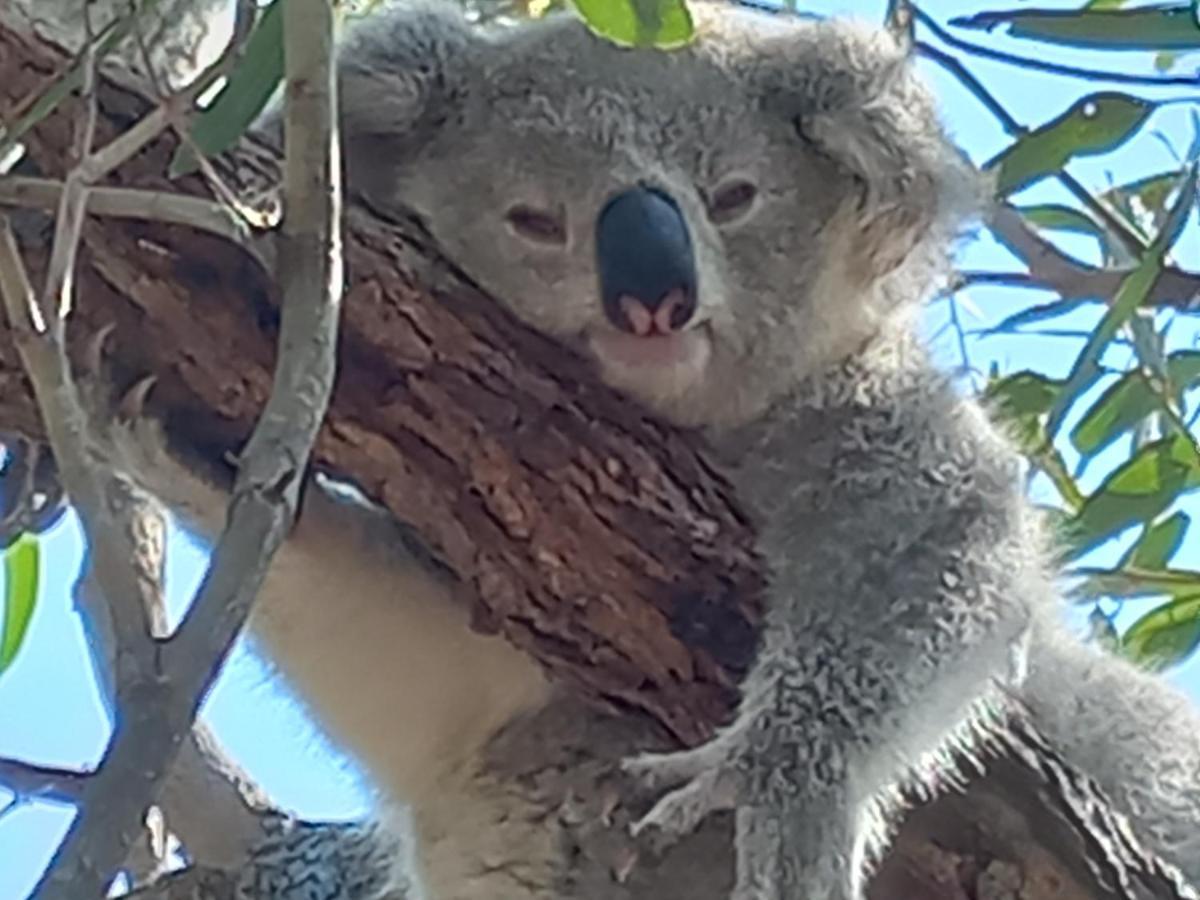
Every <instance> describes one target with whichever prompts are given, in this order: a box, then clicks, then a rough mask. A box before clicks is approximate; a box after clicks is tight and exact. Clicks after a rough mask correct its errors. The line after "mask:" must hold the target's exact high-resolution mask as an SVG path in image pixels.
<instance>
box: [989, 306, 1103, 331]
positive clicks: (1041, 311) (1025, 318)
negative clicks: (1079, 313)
mask: <svg viewBox="0 0 1200 900" xmlns="http://www.w3.org/2000/svg"><path fill="white" fill-rule="evenodd" d="M1083 303H1084V301H1082V300H1054V301H1052V302H1050V303H1039V304H1037V305H1036V306H1029V307H1026V308H1025V309H1021V310H1017V312H1015V313H1013V314H1012V315H1010V316H1006V317H1005V318H1004V320H1003V321H1001V322H998V323H997V324H995V325H993V326H992V327H991V328H988V329H986V330H985V331H984V332H983V333H984V334H985V335H994V334H1012V333H1015V332H1017V331H1019V330H1020V329H1021V328H1022V327H1023V326H1025V325H1033V324H1034V323H1036V322H1044V321H1046V320H1047V319H1057V318H1058V317H1059V316H1065V315H1066V314H1067V313H1069V312H1072V311H1073V310H1075V309H1078V308H1079V307H1080V306H1082V305H1083Z"/></svg>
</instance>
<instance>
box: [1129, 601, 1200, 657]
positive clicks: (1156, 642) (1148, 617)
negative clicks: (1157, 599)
mask: <svg viewBox="0 0 1200 900" xmlns="http://www.w3.org/2000/svg"><path fill="white" fill-rule="evenodd" d="M1198 646H1200V594H1198V595H1194V596H1191V597H1179V598H1177V599H1175V600H1172V601H1170V602H1169V603H1164V604H1163V605H1162V606H1160V607H1158V608H1157V609H1153V610H1151V611H1150V612H1148V613H1146V614H1145V615H1144V616H1142V617H1141V618H1140V619H1138V620H1137V621H1136V622H1134V623H1133V624H1132V625H1130V626H1129V628H1128V629H1127V630H1126V632H1125V634H1124V635H1123V636H1122V638H1121V654H1122V655H1123V656H1125V657H1126V658H1127V659H1131V660H1133V661H1134V662H1136V663H1137V664H1138V665H1141V666H1145V667H1146V668H1147V669H1150V670H1151V671H1155V672H1161V671H1163V670H1164V669H1169V668H1170V667H1171V666H1174V665H1178V664H1179V663H1181V662H1182V661H1183V660H1185V659H1187V658H1188V657H1189V656H1190V655H1191V654H1192V652H1193V651H1194V650H1195V649H1196V648H1197V647H1198Z"/></svg>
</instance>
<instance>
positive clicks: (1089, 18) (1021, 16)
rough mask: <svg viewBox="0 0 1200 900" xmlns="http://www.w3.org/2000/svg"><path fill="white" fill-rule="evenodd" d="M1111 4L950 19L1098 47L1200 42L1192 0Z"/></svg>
mask: <svg viewBox="0 0 1200 900" xmlns="http://www.w3.org/2000/svg"><path fill="white" fill-rule="evenodd" d="M1109 7H1110V5H1109V4H1103V5H1101V4H1093V5H1092V6H1090V7H1088V8H1087V9H1083V10H1066V9H1027V10H1022V11H1020V12H1015V11H1010V10H1004V11H997V12H981V13H976V14H975V15H973V16H961V17H959V18H957V19H951V21H950V24H952V25H957V26H959V27H961V28H979V29H984V30H988V31H990V30H992V29H993V28H996V27H998V26H1006V27H1007V29H1008V33H1009V34H1010V35H1012V36H1013V37H1020V38H1033V39H1034V40H1038V41H1043V42H1045V43H1048V44H1063V45H1066V46H1068V47H1087V48H1090V49H1095V50H1195V49H1197V48H1200V25H1197V24H1196V12H1195V9H1194V7H1193V6H1192V5H1191V4H1188V3H1167V4H1160V5H1152V6H1142V7H1139V8H1136V9H1112V8H1109Z"/></svg>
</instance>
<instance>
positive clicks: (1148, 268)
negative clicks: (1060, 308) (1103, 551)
mask: <svg viewBox="0 0 1200 900" xmlns="http://www.w3.org/2000/svg"><path fill="white" fill-rule="evenodd" d="M1196 172H1197V169H1196V167H1195V166H1193V167H1192V168H1191V170H1190V171H1189V172H1188V174H1187V177H1186V178H1185V179H1184V183H1183V187H1182V188H1181V190H1180V192H1179V197H1178V198H1177V199H1176V201H1175V205H1174V206H1172V208H1171V211H1170V213H1168V214H1167V220H1166V221H1165V222H1164V223H1163V227H1162V228H1161V229H1160V230H1159V232H1158V234H1157V235H1156V236H1155V238H1154V240H1153V241H1152V242H1151V244H1150V246H1149V247H1147V248H1146V252H1145V253H1144V254H1143V255H1142V258H1141V260H1140V261H1139V262H1138V265H1137V268H1136V269H1134V270H1133V271H1132V272H1130V273H1129V275H1127V276H1126V277H1125V280H1124V281H1122V282H1121V287H1120V288H1119V289H1118V290H1117V295H1116V297H1114V298H1113V301H1112V303H1111V304H1110V305H1109V307H1108V309H1106V310H1105V311H1104V317H1103V318H1102V319H1101V320H1100V323H1099V324H1098V325H1097V326H1096V328H1095V330H1094V331H1093V332H1092V333H1091V335H1090V336H1089V337H1088V339H1087V342H1086V343H1085V344H1084V346H1083V349H1082V350H1080V351H1079V356H1078V357H1076V359H1075V364H1074V365H1073V366H1072V367H1071V374H1070V375H1068V376H1067V384H1066V386H1065V387H1064V388H1063V389H1062V392H1061V393H1060V394H1059V395H1058V398H1057V400H1056V401H1055V404H1054V408H1053V409H1052V410H1050V420H1049V422H1048V423H1047V424H1046V428H1047V431H1049V433H1050V436H1051V437H1053V436H1054V435H1055V434H1056V433H1057V431H1058V426H1059V425H1060V424H1061V423H1062V418H1063V416H1064V415H1066V412H1067V408H1068V406H1069V405H1070V403H1071V402H1072V401H1073V400H1074V399H1075V398H1076V397H1077V396H1079V394H1081V393H1082V392H1083V391H1084V390H1085V389H1086V388H1087V387H1088V386H1089V385H1090V384H1092V382H1093V381H1095V380H1096V377H1097V375H1098V374H1099V372H1100V357H1101V355H1102V354H1103V353H1104V349H1105V348H1106V347H1107V346H1108V344H1109V342H1110V341H1111V340H1112V339H1113V337H1114V336H1115V335H1116V333H1117V330H1118V329H1119V328H1120V327H1121V326H1122V325H1124V324H1125V322H1126V321H1128V319H1129V317H1130V316H1131V315H1133V311H1134V310H1135V309H1137V308H1138V307H1139V306H1141V304H1142V301H1143V300H1145V299H1146V296H1147V295H1148V294H1149V293H1150V290H1151V288H1153V287H1154V284H1155V282H1157V281H1158V276H1159V275H1160V274H1161V273H1162V269H1163V260H1164V258H1165V257H1166V255H1167V251H1168V250H1170V249H1171V247H1172V245H1174V243H1175V241H1176V239H1177V238H1178V237H1179V232H1180V231H1181V230H1182V229H1183V226H1184V225H1185V224H1186V223H1187V220H1188V215H1189V213H1190V212H1191V209H1192V204H1193V202H1194V201H1195V198H1196Z"/></svg>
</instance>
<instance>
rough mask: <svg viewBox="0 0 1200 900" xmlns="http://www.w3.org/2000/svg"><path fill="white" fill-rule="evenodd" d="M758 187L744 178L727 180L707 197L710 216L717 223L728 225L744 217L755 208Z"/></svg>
mask: <svg viewBox="0 0 1200 900" xmlns="http://www.w3.org/2000/svg"><path fill="white" fill-rule="evenodd" d="M756 197H758V188H757V187H755V185H754V184H753V183H752V182H750V181H747V180H746V179H744V178H737V179H731V180H730V181H727V182H725V183H724V184H722V185H721V186H720V187H718V188H717V189H716V190H715V191H713V192H712V193H711V194H710V195H709V196H708V198H707V204H708V217H709V218H710V219H712V221H713V222H714V223H715V224H717V225H727V224H730V223H732V222H736V221H737V220H738V219H741V218H742V217H744V216H745V215H746V214H747V213H749V212H750V210H751V209H753V208H754V200H755V198H756Z"/></svg>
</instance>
